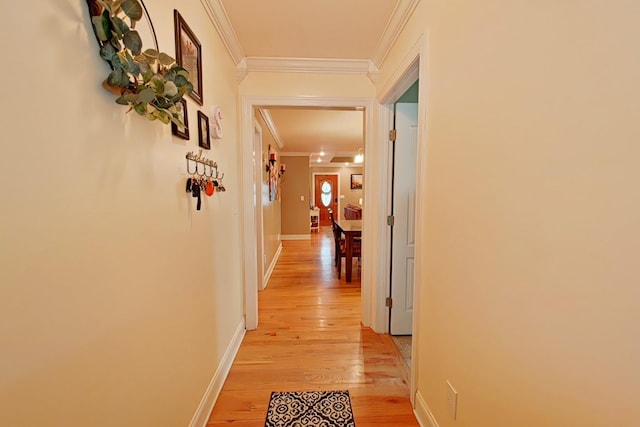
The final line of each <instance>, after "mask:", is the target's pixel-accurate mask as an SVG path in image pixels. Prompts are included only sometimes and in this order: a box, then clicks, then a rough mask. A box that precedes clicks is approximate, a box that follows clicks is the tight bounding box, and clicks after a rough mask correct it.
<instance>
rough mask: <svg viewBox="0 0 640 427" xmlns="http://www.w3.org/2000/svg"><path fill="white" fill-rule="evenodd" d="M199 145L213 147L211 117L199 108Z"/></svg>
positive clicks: (206, 148)
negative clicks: (210, 128) (210, 129)
mask: <svg viewBox="0 0 640 427" xmlns="http://www.w3.org/2000/svg"><path fill="white" fill-rule="evenodd" d="M198 145H199V146H200V147H202V148H204V149H205V150H210V149H211V140H210V139H209V117H207V116H206V115H205V114H204V113H203V112H202V111H200V110H198Z"/></svg>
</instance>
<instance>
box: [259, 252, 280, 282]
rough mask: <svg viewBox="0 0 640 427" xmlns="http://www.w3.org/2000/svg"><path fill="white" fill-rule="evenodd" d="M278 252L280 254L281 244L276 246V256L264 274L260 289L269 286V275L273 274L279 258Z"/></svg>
mask: <svg viewBox="0 0 640 427" xmlns="http://www.w3.org/2000/svg"><path fill="white" fill-rule="evenodd" d="M280 252H282V242H280V244H279V245H278V250H277V251H276V254H275V255H274V256H273V259H272V260H271V264H270V265H269V268H268V269H267V272H266V273H265V275H264V278H263V279H262V289H266V287H267V285H268V284H269V279H270V278H271V273H273V269H274V268H275V267H276V263H277V262H278V258H279V257H280Z"/></svg>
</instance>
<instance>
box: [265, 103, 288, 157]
mask: <svg viewBox="0 0 640 427" xmlns="http://www.w3.org/2000/svg"><path fill="white" fill-rule="evenodd" d="M259 111H260V115H261V116H262V118H263V119H264V122H265V123H266V124H267V128H269V132H271V136H273V139H274V140H275V141H276V145H277V146H278V148H282V147H284V142H283V141H282V139H281V138H280V134H279V133H278V128H276V124H275V123H273V119H272V118H271V113H270V112H269V110H267V109H266V108H260V109H259Z"/></svg>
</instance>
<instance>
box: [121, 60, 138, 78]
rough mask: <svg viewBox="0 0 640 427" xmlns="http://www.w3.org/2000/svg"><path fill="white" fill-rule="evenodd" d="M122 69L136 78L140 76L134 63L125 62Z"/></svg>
mask: <svg viewBox="0 0 640 427" xmlns="http://www.w3.org/2000/svg"><path fill="white" fill-rule="evenodd" d="M124 69H125V70H126V71H127V72H128V73H131V74H132V75H134V76H136V77H137V76H138V75H139V74H140V67H139V66H138V64H136V63H135V62H125V64H124Z"/></svg>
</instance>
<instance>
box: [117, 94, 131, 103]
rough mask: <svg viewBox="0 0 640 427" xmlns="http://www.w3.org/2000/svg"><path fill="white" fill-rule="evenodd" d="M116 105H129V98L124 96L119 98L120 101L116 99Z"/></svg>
mask: <svg viewBox="0 0 640 427" xmlns="http://www.w3.org/2000/svg"><path fill="white" fill-rule="evenodd" d="M116 104H120V105H129V103H128V102H127V98H126V97H125V96H124V95H122V96H120V97H118V99H116Z"/></svg>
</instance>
